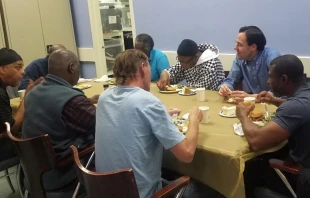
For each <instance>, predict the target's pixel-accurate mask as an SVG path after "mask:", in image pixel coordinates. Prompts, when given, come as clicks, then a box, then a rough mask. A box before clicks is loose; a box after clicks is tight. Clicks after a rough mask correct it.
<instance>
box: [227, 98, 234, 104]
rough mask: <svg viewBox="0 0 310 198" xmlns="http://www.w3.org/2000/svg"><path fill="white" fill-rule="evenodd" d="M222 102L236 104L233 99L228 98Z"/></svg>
mask: <svg viewBox="0 0 310 198" xmlns="http://www.w3.org/2000/svg"><path fill="white" fill-rule="evenodd" d="M224 102H227V103H236V100H235V99H234V98H229V99H227V100H225V101H224Z"/></svg>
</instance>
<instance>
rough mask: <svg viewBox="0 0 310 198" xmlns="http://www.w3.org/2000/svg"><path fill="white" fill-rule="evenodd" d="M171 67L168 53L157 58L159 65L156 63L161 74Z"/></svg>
mask: <svg viewBox="0 0 310 198" xmlns="http://www.w3.org/2000/svg"><path fill="white" fill-rule="evenodd" d="M169 67H170V65H169V61H168V58H167V56H166V55H164V56H162V57H161V58H159V59H158V60H157V65H156V71H157V73H158V74H159V76H160V74H161V72H163V71H164V70H165V69H168V68H169Z"/></svg>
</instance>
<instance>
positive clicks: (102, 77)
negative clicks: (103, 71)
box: [94, 75, 111, 82]
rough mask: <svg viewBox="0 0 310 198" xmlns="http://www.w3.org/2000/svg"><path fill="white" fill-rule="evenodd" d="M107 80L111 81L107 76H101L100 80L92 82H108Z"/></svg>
mask: <svg viewBox="0 0 310 198" xmlns="http://www.w3.org/2000/svg"><path fill="white" fill-rule="evenodd" d="M109 80H111V78H109V77H108V76H107V75H103V76H101V78H98V79H96V80H94V81H95V82H108V81H109Z"/></svg>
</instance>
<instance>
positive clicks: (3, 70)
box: [0, 66, 6, 74]
mask: <svg viewBox="0 0 310 198" xmlns="http://www.w3.org/2000/svg"><path fill="white" fill-rule="evenodd" d="M5 67H6V66H0V74H5V70H6V68H5Z"/></svg>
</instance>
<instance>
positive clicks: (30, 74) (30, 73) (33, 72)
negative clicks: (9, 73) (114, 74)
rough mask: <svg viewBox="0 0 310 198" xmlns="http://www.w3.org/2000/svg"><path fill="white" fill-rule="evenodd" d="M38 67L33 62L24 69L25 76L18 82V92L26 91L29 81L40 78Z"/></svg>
mask: <svg viewBox="0 0 310 198" xmlns="http://www.w3.org/2000/svg"><path fill="white" fill-rule="evenodd" d="M38 67H40V66H39V65H38V64H37V63H33V62H32V63H30V64H29V65H28V66H27V67H26V69H25V74H24V76H23V78H22V80H21V82H20V85H19V87H18V90H22V89H26V88H27V86H28V84H29V80H33V81H35V80H37V79H39V78H40V77H41V75H40V73H39V71H38Z"/></svg>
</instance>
